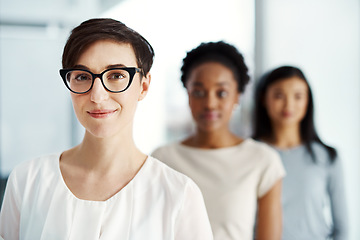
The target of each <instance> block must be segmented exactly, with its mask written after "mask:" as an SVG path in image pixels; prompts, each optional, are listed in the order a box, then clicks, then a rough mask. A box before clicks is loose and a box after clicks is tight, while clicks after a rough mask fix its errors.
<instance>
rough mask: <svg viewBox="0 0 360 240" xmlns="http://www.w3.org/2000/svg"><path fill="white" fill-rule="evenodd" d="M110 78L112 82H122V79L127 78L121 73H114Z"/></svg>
mask: <svg viewBox="0 0 360 240" xmlns="http://www.w3.org/2000/svg"><path fill="white" fill-rule="evenodd" d="M108 78H109V79H111V80H120V79H124V78H125V76H124V75H123V74H121V73H113V74H111V75H110V76H109V77H108Z"/></svg>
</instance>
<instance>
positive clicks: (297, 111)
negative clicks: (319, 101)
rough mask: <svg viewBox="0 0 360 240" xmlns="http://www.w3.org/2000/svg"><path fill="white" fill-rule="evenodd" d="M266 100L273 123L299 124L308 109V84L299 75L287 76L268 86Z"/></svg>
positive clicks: (283, 124)
mask: <svg viewBox="0 0 360 240" xmlns="http://www.w3.org/2000/svg"><path fill="white" fill-rule="evenodd" d="M264 100H265V102H264V105H265V108H266V110H267V113H268V115H269V118H270V121H271V123H272V125H278V126H289V125H299V124H300V122H301V120H302V119H303V118H304V117H305V114H306V111H307V105H308V101H309V90H308V86H307V84H306V83H305V81H304V80H303V79H301V78H299V77H291V78H285V79H282V80H279V81H276V82H275V83H273V84H271V85H270V86H269V87H268V89H267V90H266V92H265V99H264Z"/></svg>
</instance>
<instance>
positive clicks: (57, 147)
mask: <svg viewBox="0 0 360 240" xmlns="http://www.w3.org/2000/svg"><path fill="white" fill-rule="evenodd" d="M94 17H111V18H115V19H118V20H120V21H122V22H124V23H125V24H126V25H128V26H129V27H131V28H133V29H135V30H136V31H138V32H139V33H140V34H142V35H143V36H144V37H145V38H146V39H148V41H149V42H150V43H151V44H152V46H153V47H154V49H155V55H156V56H155V62H154V66H153V68H152V70H151V72H152V83H151V88H150V92H149V94H148V96H147V97H146V99H145V100H144V101H142V102H140V104H139V106H138V111H137V113H136V116H135V129H134V137H135V141H136V143H137V145H138V146H139V148H140V149H142V150H143V151H144V152H145V153H147V154H150V153H151V152H152V150H154V149H155V148H156V147H158V146H160V145H162V144H165V143H168V142H170V141H178V140H180V139H182V138H183V137H184V136H186V135H188V134H189V132H191V131H192V130H193V123H192V121H191V115H190V111H189V109H188V106H187V96H186V92H185V89H183V87H182V85H181V82H180V67H181V63H182V59H183V58H184V57H185V54H186V52H187V51H189V50H191V49H192V48H194V47H196V46H197V45H199V44H200V43H201V42H208V41H219V40H224V41H226V42H228V43H231V44H234V45H235V46H236V47H237V48H238V49H239V50H240V51H241V52H242V53H243V54H244V56H245V59H246V63H247V64H248V66H249V68H250V74H251V77H252V79H251V80H252V82H251V84H249V85H248V87H247V90H246V93H245V94H244V95H243V96H242V97H241V99H240V108H239V109H237V111H236V112H235V113H234V117H233V119H232V122H231V127H232V129H233V130H234V132H235V133H237V134H238V135H240V136H242V137H248V136H249V135H250V134H251V111H252V104H253V100H252V97H253V96H252V94H253V86H254V83H255V82H256V79H257V78H258V77H259V76H260V75H261V74H263V73H265V72H266V71H268V70H270V69H272V68H275V67H278V66H280V65H284V64H291V65H295V66H298V67H300V68H301V69H302V70H304V73H305V74H306V76H307V78H308V80H309V82H310V84H311V87H312V90H313V94H314V100H315V120H316V126H317V129H318V132H319V134H320V137H321V138H322V139H323V140H324V142H325V143H327V144H329V145H332V146H334V147H336V148H337V150H338V151H339V154H340V156H341V158H342V161H343V164H344V172H345V182H346V193H347V199H348V205H349V209H350V210H349V215H350V216H349V217H350V240H358V239H360V229H359V228H358V227H356V226H358V224H359V222H360V206H359V202H360V187H359V185H360V174H359V173H360V47H359V46H360V1H358V0H316V1H313V0H302V1H295V0H267V1H265V0H256V1H255V0H222V1H221V2H219V1H213V0H206V1H205V0H196V1H194V0H181V1H168V0H167V1H166V0H152V1H149V0H62V1H61V0H11V1H10V0H0V176H1V179H2V180H1V186H0V187H1V188H0V189H1V191H3V189H4V186H5V182H6V178H7V176H8V174H9V173H10V171H11V170H12V169H13V167H14V166H16V165H17V164H19V163H20V162H22V161H25V160H29V159H32V158H34V157H36V156H39V155H43V154H47V153H52V152H61V151H63V150H65V149H67V148H70V147H72V146H74V145H76V144H78V143H79V142H80V141H81V139H82V136H83V132H84V130H83V128H82V127H81V126H80V125H79V124H78V123H77V120H76V117H75V115H74V113H73V110H72V105H71V101H70V97H69V92H68V90H67V89H66V88H65V86H64V85H63V82H62V80H61V78H60V75H59V74H58V70H59V69H60V68H61V54H62V50H63V46H64V44H65V41H66V39H67V37H68V36H69V32H70V30H71V29H72V28H73V27H75V26H77V25H78V24H80V23H81V22H82V21H84V20H87V19H89V18H94ZM1 197H2V192H0V200H1Z"/></svg>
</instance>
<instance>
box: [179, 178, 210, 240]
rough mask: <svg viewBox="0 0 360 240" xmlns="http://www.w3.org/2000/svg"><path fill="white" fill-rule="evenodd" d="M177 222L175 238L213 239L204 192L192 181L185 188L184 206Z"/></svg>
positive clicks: (188, 239) (182, 239)
mask: <svg viewBox="0 0 360 240" xmlns="http://www.w3.org/2000/svg"><path fill="white" fill-rule="evenodd" d="M175 224H176V225H175V240H212V239H213V235H212V231H211V227H210V222H209V218H208V216H207V212H206V208H205V204H204V200H203V197H202V194H201V192H200V189H199V188H198V187H197V186H196V184H195V183H194V182H192V181H189V183H188V184H187V186H186V188H185V194H184V199H183V204H182V208H181V209H180V212H179V215H178V218H177V220H176V223H175Z"/></svg>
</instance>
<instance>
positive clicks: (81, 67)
mask: <svg viewBox="0 0 360 240" xmlns="http://www.w3.org/2000/svg"><path fill="white" fill-rule="evenodd" d="M73 68H78V69H85V70H90V69H89V68H88V67H86V66H84V65H81V64H78V65H75V66H74V67H73Z"/></svg>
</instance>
